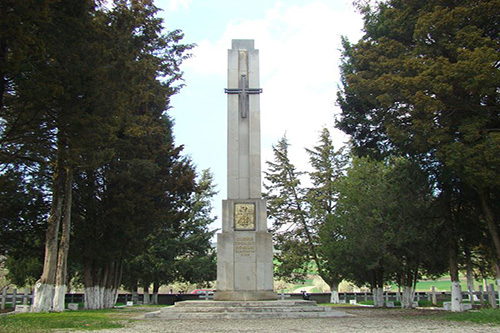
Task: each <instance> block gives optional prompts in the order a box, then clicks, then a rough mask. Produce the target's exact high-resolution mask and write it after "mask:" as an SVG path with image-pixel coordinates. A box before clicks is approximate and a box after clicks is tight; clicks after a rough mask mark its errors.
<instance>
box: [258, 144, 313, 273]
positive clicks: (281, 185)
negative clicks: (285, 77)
mask: <svg viewBox="0 0 500 333" xmlns="http://www.w3.org/2000/svg"><path fill="white" fill-rule="evenodd" d="M288 147H289V143H288V140H287V139H286V137H283V138H281V139H280V140H279V141H278V143H277V144H276V145H274V146H273V152H274V162H270V161H267V162H266V163H267V165H268V171H266V172H264V174H265V180H266V182H264V189H265V191H266V192H265V193H264V195H263V197H264V198H265V199H266V200H267V211H268V216H269V218H270V219H272V220H273V225H272V228H271V230H272V231H273V237H274V241H275V244H276V245H277V249H278V251H279V252H278V254H277V255H276V257H277V259H278V261H279V264H278V265H277V267H276V272H277V274H278V276H280V277H283V278H288V279H291V280H301V279H304V277H305V275H306V274H307V271H308V269H309V263H310V261H311V260H312V261H313V262H314V263H315V264H316V266H317V269H318V271H321V262H320V260H319V257H318V253H317V249H316V246H317V239H316V238H317V235H316V232H315V229H314V226H313V225H312V224H311V222H312V220H311V219H310V217H309V215H308V213H307V209H308V207H307V201H306V200H305V189H304V188H303V187H301V186H300V176H301V175H302V174H303V173H302V172H298V171H297V170H296V169H295V166H294V165H293V164H292V163H291V161H290V159H289V158H288Z"/></svg>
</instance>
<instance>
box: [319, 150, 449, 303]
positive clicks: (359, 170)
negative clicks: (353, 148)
mask: <svg viewBox="0 0 500 333" xmlns="http://www.w3.org/2000/svg"><path fill="white" fill-rule="evenodd" d="M338 188H339V192H340V197H339V199H338V201H337V207H336V209H335V213H334V214H333V216H331V218H330V219H329V220H327V223H325V224H324V225H323V227H322V229H321V232H320V236H321V241H322V244H323V248H324V252H325V258H326V259H327V260H328V262H329V264H331V265H333V266H334V267H336V269H337V270H338V272H339V273H341V274H342V275H343V276H344V277H346V278H347V279H349V280H351V281H353V282H354V283H356V284H357V285H364V284H369V285H370V286H371V288H372V289H373V294H374V301H375V306H382V305H383V299H382V292H383V286H384V284H385V283H386V282H388V281H394V282H396V283H397V284H399V285H400V286H402V288H403V298H402V306H403V307H412V306H413V294H414V288H415V284H416V282H417V280H418V278H419V276H420V274H421V273H423V272H425V273H431V274H437V273H440V272H442V270H443V267H444V266H443V265H442V263H441V264H439V263H440V260H439V258H440V256H439V255H437V253H439V245H440V239H439V238H438V237H439V236H438V235H439V234H440V232H439V231H440V229H441V228H442V226H441V224H440V223H439V219H438V218H436V216H435V214H434V210H435V209H434V208H433V205H434V201H435V200H434V197H433V195H432V193H433V192H432V187H430V186H429V183H428V179H427V177H426V175H425V174H424V173H423V172H422V171H421V170H420V168H419V166H418V165H416V164H414V163H412V162H410V161H408V160H405V159H395V160H388V161H381V162H377V161H375V160H371V159H369V158H361V159H357V158H356V159H354V160H353V164H352V167H351V168H349V170H348V173H347V176H346V177H344V178H343V179H342V180H341V181H340V184H339V186H338Z"/></svg>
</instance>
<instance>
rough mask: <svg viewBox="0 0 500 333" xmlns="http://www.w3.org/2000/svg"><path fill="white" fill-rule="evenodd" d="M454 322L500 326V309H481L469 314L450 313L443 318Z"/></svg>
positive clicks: (468, 312)
mask: <svg viewBox="0 0 500 333" xmlns="http://www.w3.org/2000/svg"><path fill="white" fill-rule="evenodd" d="M441 318H442V319H445V320H452V321H469V322H472V323H476V324H494V325H500V309H481V310H471V311H467V312H450V313H447V314H445V315H443V316H442V317H441Z"/></svg>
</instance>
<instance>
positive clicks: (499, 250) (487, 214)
mask: <svg viewBox="0 0 500 333" xmlns="http://www.w3.org/2000/svg"><path fill="white" fill-rule="evenodd" d="M479 197H480V199H481V206H482V207H483V214H484V219H485V220H486V224H487V225H488V230H489V232H490V236H491V239H492V240H493V244H494V245H495V255H496V260H500V236H499V232H498V223H496V222H495V216H494V214H493V210H492V209H491V206H490V204H489V202H488V201H489V199H488V195H487V194H486V193H485V192H484V191H479Z"/></svg>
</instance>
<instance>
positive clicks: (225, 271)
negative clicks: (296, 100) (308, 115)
mask: <svg viewBox="0 0 500 333" xmlns="http://www.w3.org/2000/svg"><path fill="white" fill-rule="evenodd" d="M259 84H260V83H259V51H258V50H256V49H255V48H254V41H253V40H241V39H239V40H233V41H232V49H230V50H228V88H227V89H226V90H225V91H226V93H227V94H228V102H227V103H228V108H227V111H228V138H227V139H228V141H227V144H228V149H227V151H228V157H227V158H228V164H227V168H228V170H227V178H228V179H227V180H228V181H227V184H228V187H227V193H228V198H227V200H223V202H222V232H221V233H218V234H217V291H216V293H215V295H214V299H215V300H227V301H229V300H241V301H250V300H274V299H277V295H276V293H275V292H274V291H273V247H272V237H271V234H270V233H269V232H268V231H267V214H266V202H265V200H263V199H262V197H261V168H260V96H259V94H260V93H261V92H262V89H260V88H258V87H259Z"/></svg>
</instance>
